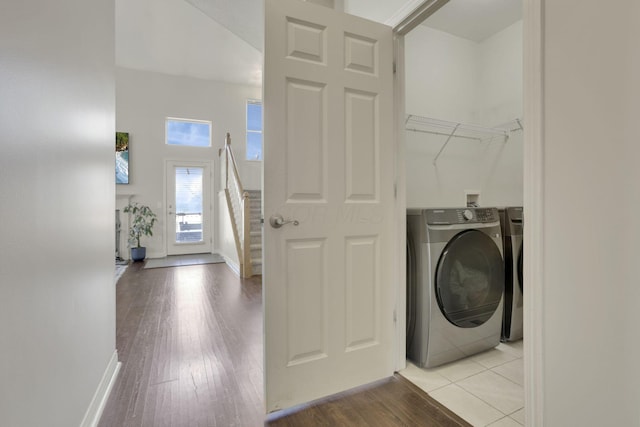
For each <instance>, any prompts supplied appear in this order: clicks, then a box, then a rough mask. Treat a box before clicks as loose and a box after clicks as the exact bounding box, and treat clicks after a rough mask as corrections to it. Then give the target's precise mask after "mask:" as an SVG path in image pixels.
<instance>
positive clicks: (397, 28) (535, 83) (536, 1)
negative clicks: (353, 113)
mask: <svg viewBox="0 0 640 427" xmlns="http://www.w3.org/2000/svg"><path fill="white" fill-rule="evenodd" d="M448 1H449V0H412V1H411V2H409V3H407V5H406V6H405V7H404V8H402V9H401V10H400V11H398V13H397V14H396V15H394V16H393V17H392V18H391V19H390V20H388V21H387V24H389V25H392V26H393V27H394V34H395V41H394V50H395V52H394V57H395V65H396V75H395V82H394V85H395V86H394V90H395V91H396V95H395V100H394V103H395V109H396V113H397V114H396V127H395V131H396V140H397V145H396V167H397V174H396V177H397V178H396V186H397V194H398V197H397V201H396V203H397V206H396V209H397V212H400V213H402V215H401V217H400V218H401V219H399V223H398V235H399V236H400V237H399V238H398V241H397V242H396V244H397V245H398V248H397V249H398V250H397V252H396V253H397V258H396V269H395V271H396V274H397V282H398V284H399V286H398V294H397V308H396V313H397V315H398V317H399V321H398V330H397V331H396V334H397V336H398V339H397V340H396V341H397V344H398V348H397V363H396V366H397V369H400V368H401V367H402V366H403V364H404V362H403V361H402V357H403V356H402V355H404V354H405V348H404V341H405V340H404V336H405V335H404V331H403V330H402V329H401V328H400V324H402V325H404V323H405V320H404V319H405V314H404V313H405V310H406V294H405V293H404V292H405V286H406V277H405V275H406V271H405V270H404V266H405V262H406V261H405V258H406V254H405V249H404V246H403V245H404V242H405V234H406V230H405V228H406V225H405V223H404V210H405V209H406V195H405V194H404V192H405V186H406V185H405V183H406V173H405V168H404V156H405V145H404V144H405V143H404V136H403V135H404V130H403V129H404V127H403V126H402V124H403V123H404V104H405V83H404V36H405V35H406V34H407V33H408V32H409V31H411V29H413V28H415V26H416V25H419V24H420V23H421V22H423V21H424V20H425V19H426V18H427V17H429V16H430V15H432V14H433V13H435V12H436V11H437V10H438V9H439V8H440V7H442V6H443V5H444V4H446V3H447V2H448ZM523 23H524V43H523V57H524V76H523V81H524V117H526V126H525V128H524V209H525V210H526V212H527V226H526V227H525V230H524V237H523V239H524V251H526V253H527V256H526V258H525V260H524V276H525V278H524V281H525V282H527V283H542V281H543V278H544V257H543V247H544V218H543V213H544V205H543V200H544V198H543V192H544V187H543V184H544V146H545V141H544V131H543V129H544V127H543V125H544V96H543V93H544V92H543V89H544V79H543V65H544V62H543V58H544V43H543V30H544V0H528V1H525V2H524V8H523ZM543 313H544V293H543V288H542V286H533V287H532V286H527V287H526V288H525V291H524V334H525V336H526V339H525V340H524V381H525V399H524V406H525V418H526V420H527V425H531V426H537V425H543V424H544V406H543V404H544V399H543V391H544V359H543V355H544V347H543V344H544V341H543V337H544V317H543Z"/></svg>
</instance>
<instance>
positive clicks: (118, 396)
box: [99, 263, 469, 427]
mask: <svg viewBox="0 0 640 427" xmlns="http://www.w3.org/2000/svg"><path fill="white" fill-rule="evenodd" d="M116 301H117V303H116V310H117V312H116V327H117V330H116V346H117V349H118V356H119V359H120V361H121V362H122V367H121V370H120V374H119V375H118V378H117V380H116V383H115V385H114V388H113V390H112V392H111V396H110V398H109V400H108V402H107V404H106V407H105V409H104V412H103V415H102V419H101V421H100V424H99V427H115V426H117V427H134V426H136V427H137V426H145V427H146V426H150V427H156V426H176V427H181V426H189V427H192V426H193V427H197V426H202V427H214V426H220V427H222V426H224V427H233V426H237V427H252V426H262V425H267V426H468V425H469V424H467V423H466V422H465V421H463V420H462V419H461V418H459V417H458V416H456V415H455V414H453V413H452V412H451V411H449V410H447V409H446V408H444V407H443V406H442V405H441V404H439V403H438V402H436V401H435V400H433V399H432V398H430V397H429V396H427V395H426V394H425V393H424V392H423V391H422V390H420V389H418V388H417V387H416V386H414V385H413V384H411V383H410V382H409V381H407V380H405V379H404V378H402V377H400V376H398V375H396V376H394V377H391V378H389V379H386V380H382V381H379V382H377V383H374V384H370V385H367V386H363V387H360V388H358V389H355V390H351V391H348V392H345V393H341V394H338V395H335V396H331V397H329V398H327V399H324V400H322V401H319V402H314V403H312V404H308V405H305V406H302V407H300V408H296V409H295V410H289V411H282V412H280V413H277V414H271V415H270V416H269V417H266V416H265V414H264V404H263V398H262V395H263V371H262V364H263V362H262V357H263V355H262V285H261V281H260V278H259V276H258V277H255V278H252V279H249V280H242V279H240V278H238V277H237V276H236V275H235V274H234V273H233V272H232V271H231V270H230V269H229V268H228V267H227V266H226V265H225V264H205V265H193V266H181V267H168V268H155V269H143V268H142V264H141V263H137V264H132V265H130V266H129V268H128V269H127V271H126V272H125V273H124V275H123V276H122V277H121V278H120V280H119V282H118V284H117V286H116Z"/></svg>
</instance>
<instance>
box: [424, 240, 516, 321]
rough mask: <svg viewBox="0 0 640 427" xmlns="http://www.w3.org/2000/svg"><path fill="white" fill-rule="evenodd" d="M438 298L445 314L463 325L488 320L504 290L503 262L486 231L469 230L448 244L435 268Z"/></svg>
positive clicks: (450, 319) (449, 318) (447, 317)
mask: <svg viewBox="0 0 640 427" xmlns="http://www.w3.org/2000/svg"><path fill="white" fill-rule="evenodd" d="M435 284H436V286H435V287H436V299H437V301H438V305H439V306H440V310H441V311H442V314H443V315H444V316H445V317H446V319H447V320H448V321H449V322H451V323H453V324H454V325H456V326H458V327H461V328H475V327H477V326H480V325H482V324H483V323H484V322H486V321H487V320H489V318H491V316H492V315H493V313H494V312H495V311H496V309H497V308H498V306H499V305H500V300H501V298H502V294H503V292H504V262H503V260H502V254H501V253H500V249H499V248H498V246H497V245H496V243H495V242H494V241H493V240H492V239H491V238H490V237H489V236H488V235H486V234H485V233H483V232H481V231H478V230H467V231H463V232H462V233H459V234H457V235H455V236H454V237H453V238H452V239H451V240H450V241H449V243H447V246H445V248H444V251H443V252H442V255H441V256H440V259H439V261H438V266H437V268H436V283H435Z"/></svg>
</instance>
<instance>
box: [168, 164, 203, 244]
mask: <svg viewBox="0 0 640 427" xmlns="http://www.w3.org/2000/svg"><path fill="white" fill-rule="evenodd" d="M210 168H211V165H210V164H209V163H208V162H193V161H172V160H170V161H167V169H166V173H167V176H166V178H167V217H166V218H167V221H166V223H165V224H166V235H167V254H168V255H184V254H202V253H210V252H211V226H210V222H211V218H210V216H211V201H210V193H211V190H210V189H211V172H210Z"/></svg>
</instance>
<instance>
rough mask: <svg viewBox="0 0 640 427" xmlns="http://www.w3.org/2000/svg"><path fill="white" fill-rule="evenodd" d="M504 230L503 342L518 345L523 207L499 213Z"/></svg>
mask: <svg viewBox="0 0 640 427" xmlns="http://www.w3.org/2000/svg"><path fill="white" fill-rule="evenodd" d="M500 223H501V226H502V236H503V239H504V240H503V248H504V265H505V269H504V271H505V274H504V277H505V283H504V314H503V317H502V341H503V342H507V341H516V340H519V339H521V338H522V330H523V328H522V326H523V325H522V323H523V293H524V287H523V282H522V267H523V259H522V230H523V214H522V207H509V208H504V209H501V210H500Z"/></svg>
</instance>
